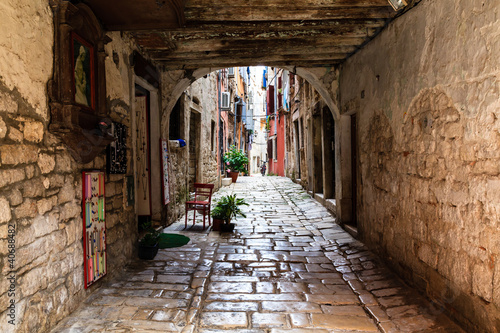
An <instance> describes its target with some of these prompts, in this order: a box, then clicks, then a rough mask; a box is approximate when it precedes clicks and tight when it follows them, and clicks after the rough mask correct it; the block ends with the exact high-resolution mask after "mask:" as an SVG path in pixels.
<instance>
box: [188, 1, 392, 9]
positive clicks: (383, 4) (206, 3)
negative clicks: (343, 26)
mask: <svg viewBox="0 0 500 333" xmlns="http://www.w3.org/2000/svg"><path fill="white" fill-rule="evenodd" d="M247 4H249V2H248V1H247V0H187V1H186V8H193V7H217V6H228V7H231V6H234V5H240V6H241V5H247ZM251 5H252V6H267V7H271V6H272V7H275V6H281V7H291V8H296V7H304V6H330V7H346V6H352V7H377V6H379V7H387V6H389V4H388V3H387V0H301V1H295V2H292V1H290V0H254V1H252V2H251Z"/></svg>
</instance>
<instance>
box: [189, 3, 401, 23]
mask: <svg viewBox="0 0 500 333" xmlns="http://www.w3.org/2000/svg"><path fill="white" fill-rule="evenodd" d="M394 14H395V12H394V10H392V8H391V7H390V6H384V7H382V6H380V7H351V6H349V7H347V6H346V7H335V6H333V7H319V6H305V7H301V8H294V7H293V6H283V7H271V6H264V7H258V6H254V5H249V6H223V7H218V6H214V7H191V8H186V10H185V16H186V21H187V22H189V21H190V20H193V21H199V22H200V21H211V22H214V21H226V22H227V21H247V22H252V21H270V20H272V21H290V20H303V21H310V20H313V21H317V20H333V19H388V18H391V17H393V16H394Z"/></svg>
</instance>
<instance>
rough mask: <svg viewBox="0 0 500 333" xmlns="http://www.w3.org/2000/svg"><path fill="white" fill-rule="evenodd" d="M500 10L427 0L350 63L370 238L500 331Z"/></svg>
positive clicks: (345, 96) (415, 278)
mask: <svg viewBox="0 0 500 333" xmlns="http://www.w3.org/2000/svg"><path fill="white" fill-rule="evenodd" d="M499 12H500V3H499V2H498V1H479V0H473V1H470V0H460V1H454V0H442V1H429V0H424V1H422V2H420V4H419V5H418V6H416V7H415V8H413V9H412V10H411V11H410V12H408V13H407V14H405V15H403V16H402V17H400V18H398V19H396V20H395V21H394V22H393V23H391V24H390V25H389V26H388V27H387V29H385V31H383V32H382V34H381V35H379V36H378V37H376V38H375V40H373V41H372V42H371V43H369V44H368V45H367V46H365V47H364V49H363V50H361V51H360V52H358V53H357V54H355V55H354V56H353V57H351V58H350V59H349V60H348V61H347V62H346V63H345V64H344V66H343V68H342V71H341V84H340V87H341V101H342V102H341V106H342V110H341V111H342V112H343V113H352V112H356V113H357V114H358V119H359V132H358V138H359V148H358V153H359V162H360V170H359V175H358V185H359V192H358V193H357V195H358V198H359V200H358V202H359V207H358V208H359V219H358V220H359V232H360V235H361V238H362V239H363V241H365V242H366V243H368V244H369V245H371V246H372V247H373V248H376V249H378V251H379V252H380V253H382V254H383V255H385V257H386V258H387V259H388V261H389V262H390V263H391V264H392V265H393V267H394V268H396V270H397V271H398V272H399V273H400V274H401V275H402V276H403V277H405V278H406V280H407V281H410V282H411V283H412V284H413V285H414V286H416V287H417V288H419V289H421V290H424V291H425V292H426V293H427V295H428V296H430V297H431V298H433V299H435V300H437V302H438V304H440V305H441V306H443V309H445V310H446V311H447V312H448V313H449V314H451V315H452V316H453V317H455V319H457V320H459V321H460V322H461V323H462V324H463V326H464V327H465V328H467V329H468V330H469V331H471V332H499V331H500V326H499V324H498V323H499V322H500V311H499V308H500V287H499V286H500V264H499V260H500V243H499V242H498V239H500V231H499V230H500V229H499V227H500V225H499V221H500V177H499V173H500V120H499V119H500V93H499V89H500V82H499V81H500V58H499V57H498V55H499V54H500V34H499V29H498V15H499Z"/></svg>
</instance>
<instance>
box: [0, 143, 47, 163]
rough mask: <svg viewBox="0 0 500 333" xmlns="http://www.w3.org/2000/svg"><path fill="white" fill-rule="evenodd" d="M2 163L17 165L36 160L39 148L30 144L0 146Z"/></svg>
mask: <svg viewBox="0 0 500 333" xmlns="http://www.w3.org/2000/svg"><path fill="white" fill-rule="evenodd" d="M0 158H1V161H2V164H10V165H17V164H23V163H33V162H36V160H37V158H38V148H37V147H34V146H28V145H2V146H0Z"/></svg>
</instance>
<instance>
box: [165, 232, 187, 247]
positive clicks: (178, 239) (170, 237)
mask: <svg viewBox="0 0 500 333" xmlns="http://www.w3.org/2000/svg"><path fill="white" fill-rule="evenodd" d="M158 243H159V247H160V249H167V248H170V247H179V246H183V245H186V244H187V243H189V237H186V236H183V235H179V234H160V240H159V242H158Z"/></svg>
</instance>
